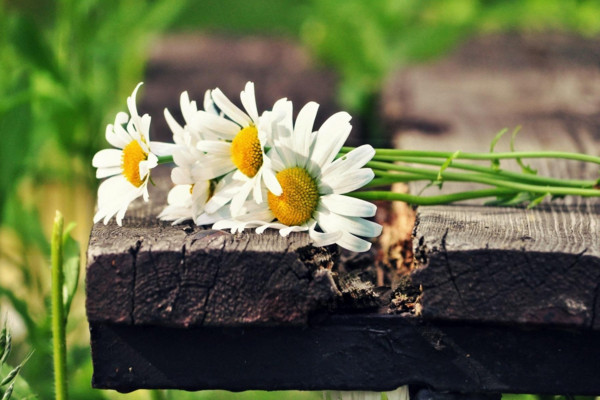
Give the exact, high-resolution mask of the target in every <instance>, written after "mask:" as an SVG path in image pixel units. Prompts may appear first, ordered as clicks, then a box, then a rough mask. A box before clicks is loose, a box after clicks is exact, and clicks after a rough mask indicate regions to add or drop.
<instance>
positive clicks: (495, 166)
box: [490, 128, 508, 171]
mask: <svg viewBox="0 0 600 400" xmlns="http://www.w3.org/2000/svg"><path fill="white" fill-rule="evenodd" d="M506 132H508V129H507V128H504V129H502V130H501V131H500V132H498V133H496V136H494V138H493V139H492V142H491V143H490V153H493V152H494V148H495V147H496V144H497V143H498V141H499V140H500V138H502V136H504V134H505V133H506ZM492 169H494V170H495V171H497V170H499V169H500V160H492Z"/></svg>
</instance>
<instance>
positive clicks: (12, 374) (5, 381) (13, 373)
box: [0, 364, 23, 387]
mask: <svg viewBox="0 0 600 400" xmlns="http://www.w3.org/2000/svg"><path fill="white" fill-rule="evenodd" d="M21 368H23V366H22V365H20V364H19V365H17V366H16V367H15V368H13V369H12V371H10V372H9V373H8V374H7V375H6V376H5V377H4V379H2V381H0V387H2V386H6V385H8V384H9V383H10V382H12V381H13V380H14V379H15V378H16V377H17V375H19V372H21Z"/></svg>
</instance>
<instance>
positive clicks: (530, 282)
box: [412, 204, 600, 329]
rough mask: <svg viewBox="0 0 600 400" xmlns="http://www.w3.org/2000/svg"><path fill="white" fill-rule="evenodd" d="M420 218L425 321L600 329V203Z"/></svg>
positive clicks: (417, 277) (460, 210)
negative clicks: (544, 324)
mask: <svg viewBox="0 0 600 400" xmlns="http://www.w3.org/2000/svg"><path fill="white" fill-rule="evenodd" d="M418 218H419V219H418V225H417V227H416V229H415V239H414V240H415V258H416V260H417V262H418V264H419V268H418V269H417V271H416V272H414V273H413V275H412V276H413V282H414V283H415V284H419V285H422V287H423V294H422V299H421V304H422V313H423V316H424V317H425V318H428V319H429V318H430V319H452V320H460V321H480V322H486V321H487V322H507V323H508V322H513V323H514V322H521V323H546V324H550V323H554V324H560V325H571V326H578V327H581V328H593V329H600V318H599V317H600V305H599V304H598V298H599V296H600V232H599V231H598V226H600V204H596V205H595V206H592V205H587V206H585V207H584V206H582V207H574V206H567V205H563V206H558V205H554V206H552V207H550V206H540V207H537V208H535V209H532V210H526V209H506V208H497V207H493V208H492V207H482V206H462V207H461V206H446V207H434V208H432V209H428V210H422V211H420V213H419V216H418Z"/></svg>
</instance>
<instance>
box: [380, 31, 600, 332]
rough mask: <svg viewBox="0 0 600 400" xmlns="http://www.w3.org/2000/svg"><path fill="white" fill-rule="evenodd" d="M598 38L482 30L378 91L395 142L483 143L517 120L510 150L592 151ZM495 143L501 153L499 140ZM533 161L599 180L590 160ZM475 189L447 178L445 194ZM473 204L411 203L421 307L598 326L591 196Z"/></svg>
mask: <svg viewBox="0 0 600 400" xmlns="http://www.w3.org/2000/svg"><path fill="white" fill-rule="evenodd" d="M599 44H600V42H599V41H598V40H591V39H590V40H584V39H581V38H574V37H567V36H560V35H556V36H552V35H546V36H543V37H539V36H518V35H513V36H490V37H487V38H482V39H478V40H474V41H472V42H471V43H469V44H467V45H465V46H464V47H462V48H461V49H460V50H459V51H457V52H456V53H454V54H453V55H452V56H451V57H449V58H447V59H445V60H443V61H441V62H438V63H435V64H432V65H428V66H424V67H415V68H412V69H409V70H407V71H404V72H403V73H400V74H398V75H397V76H396V77H395V78H394V79H393V80H392V82H391V84H390V86H389V87H388V91H387V92H386V94H385V95H384V100H385V101H384V104H388V108H387V110H386V115H387V116H388V117H389V118H388V120H390V121H391V122H390V126H392V127H394V126H395V127H396V145H397V147H399V148H406V149H427V150H430V149H440V150H447V151H454V150H462V151H488V149H489V143H490V141H491V139H492V138H493V136H494V134H495V133H496V132H497V131H499V130H500V129H501V128H504V127H508V128H512V127H515V126H517V125H522V131H521V133H520V134H519V136H518V137H517V140H516V144H517V149H518V150H534V149H543V150H562V151H576V152H587V153H589V154H594V155H600V125H599V124H598V121H599V118H598V117H599V116H600V106H599V104H598V101H597V95H598V93H600V67H599V66H600V52H598V51H597V49H598V48H599ZM394 113H397V115H396V114H394ZM498 150H508V139H507V138H505V140H504V143H501V144H500V145H499V146H498ZM528 162H529V161H528ZM503 164H504V165H506V162H504V161H503ZM531 165H532V166H534V167H535V168H537V169H538V170H539V173H540V174H543V175H548V176H559V177H571V178H586V179H598V178H599V175H598V166H591V165H588V166H586V168H583V167H582V165H581V164H580V163H577V162H567V161H553V162H547V161H543V160H537V161H532V162H531ZM514 167H516V168H518V166H516V165H515V166H514ZM475 187H477V186H476V185H463V184H452V183H448V184H446V185H445V186H444V191H446V192H448V191H458V190H466V189H473V188H475ZM413 190H414V191H419V190H420V187H413ZM435 191H437V188H435V189H430V190H428V191H426V192H425V194H435ZM481 203H482V202H481V201H471V202H469V204H475V206H465V205H461V206H440V207H421V208H420V209H419V211H418V215H417V227H416V229H415V232H414V236H415V237H414V242H413V245H414V252H415V255H416V260H417V263H416V267H417V271H416V272H415V273H414V274H413V278H414V279H413V280H414V283H416V284H418V285H422V287H423V294H422V298H421V301H420V305H421V306H422V312H423V316H424V317H425V318H431V319H442V320H444V319H450V320H458V321H488V322H498V323H506V322H519V323H548V324H559V325H568V326H579V327H582V328H588V329H589V328H594V329H599V328H600V323H599V321H600V318H598V316H599V315H600V303H599V302H598V299H599V297H600V233H599V232H600V229H599V227H600V202H599V201H598V198H595V199H580V198H566V199H564V200H556V201H553V202H552V203H551V204H549V203H548V202H546V203H545V204H544V205H543V206H541V207H537V208H536V209H533V210H527V209H525V208H491V207H481V206H478V204H481Z"/></svg>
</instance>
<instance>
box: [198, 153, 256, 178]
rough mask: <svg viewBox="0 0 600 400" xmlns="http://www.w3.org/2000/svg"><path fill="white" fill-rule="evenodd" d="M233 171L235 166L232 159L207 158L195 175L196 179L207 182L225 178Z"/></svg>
mask: <svg viewBox="0 0 600 400" xmlns="http://www.w3.org/2000/svg"><path fill="white" fill-rule="evenodd" d="M232 170H235V165H234V164H233V161H231V157H214V158H212V157H211V158H206V159H205V160H204V161H203V162H202V165H198V166H197V168H194V170H193V174H194V178H195V179H199V180H203V181H207V180H209V179H214V178H217V177H219V176H223V175H225V174H227V173H228V172H230V171H232ZM244 176H245V175H244Z"/></svg>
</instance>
